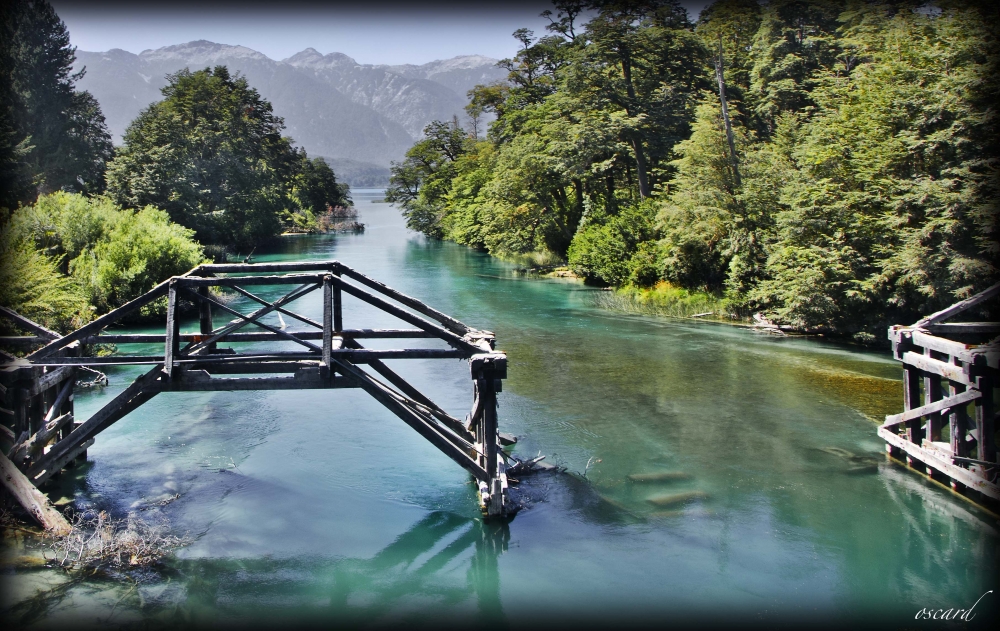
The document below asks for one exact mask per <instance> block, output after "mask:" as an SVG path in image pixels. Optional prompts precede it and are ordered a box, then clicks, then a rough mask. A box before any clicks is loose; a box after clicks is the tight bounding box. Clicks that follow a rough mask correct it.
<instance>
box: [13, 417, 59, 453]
mask: <svg viewBox="0 0 1000 631" xmlns="http://www.w3.org/2000/svg"><path fill="white" fill-rule="evenodd" d="M71 422H73V414H72V413H66V414H63V415H62V416H60V417H58V418H54V419H52V420H50V421H48V422H46V423H45V425H43V426H42V427H41V428H39V430H38V431H37V432H35V433H34V434H33V435H32V436H31V437H30V438H28V439H26V440H25V441H23V442H20V443H18V444H16V445H14V447H13V448H12V449H11V451H10V459H11V461H12V462H14V463H15V464H20V463H21V462H22V461H23V460H24V459H25V458H27V457H28V456H29V455H30V456H34V455H35V453H36V452H38V451H39V450H41V449H42V448H43V447H45V445H46V443H48V442H49V441H50V440H51V439H52V437H53V436H55V435H56V434H58V433H59V430H60V429H62V428H63V426H65V425H67V424H68V423H71Z"/></svg>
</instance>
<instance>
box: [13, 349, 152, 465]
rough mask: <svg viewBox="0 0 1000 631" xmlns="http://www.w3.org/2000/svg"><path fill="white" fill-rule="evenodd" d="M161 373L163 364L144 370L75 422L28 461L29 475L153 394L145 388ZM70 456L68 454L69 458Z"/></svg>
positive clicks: (88, 438)
mask: <svg viewBox="0 0 1000 631" xmlns="http://www.w3.org/2000/svg"><path fill="white" fill-rule="evenodd" d="M162 376H163V365H162V364H159V365H157V366H155V367H154V368H153V369H152V370H150V371H149V372H147V373H146V374H144V375H142V376H140V377H139V378H138V379H136V380H135V381H133V382H132V383H131V385H129V386H128V387H127V388H125V389H124V390H123V391H122V392H120V393H119V394H118V396H116V397H115V398H114V399H112V400H111V401H109V402H108V403H107V404H105V406H104V407H102V408H101V409H100V410H98V411H97V412H95V413H94V414H93V415H92V416H91V417H90V418H89V419H87V420H86V421H84V422H83V423H81V424H80V425H78V426H77V427H76V428H75V429H74V430H73V431H72V432H70V434H69V436H67V437H65V438H63V439H62V440H60V441H59V442H57V443H56V444H55V445H53V446H52V449H50V450H49V452H48V453H47V454H45V455H44V456H42V457H41V458H39V460H38V461H37V462H35V463H33V464H32V465H31V467H30V468H29V469H28V476H29V477H34V476H35V475H37V474H39V473H40V472H41V471H43V470H45V469H47V468H50V465H51V464H52V463H53V462H55V461H56V460H58V459H59V458H62V457H64V456H66V455H67V454H68V453H70V452H73V451H74V450H75V449H76V448H77V447H79V446H80V445H82V444H83V443H85V442H86V441H88V440H90V439H91V438H93V437H94V436H96V435H97V434H99V433H100V432H102V431H104V430H105V429H107V428H108V427H110V426H111V425H112V424H114V423H115V422H117V421H118V420H119V419H121V418H122V417H124V416H125V415H126V414H128V413H129V412H131V411H133V410H135V409H136V408H138V407H139V406H140V405H142V404H143V403H145V402H146V401H148V400H150V399H152V398H153V396H155V394H156V392H151V393H147V392H145V390H146V388H148V387H149V386H151V385H153V384H154V383H155V382H156V381H157V380H158V379H159V378H160V377H162ZM71 459H72V458H70V460H71Z"/></svg>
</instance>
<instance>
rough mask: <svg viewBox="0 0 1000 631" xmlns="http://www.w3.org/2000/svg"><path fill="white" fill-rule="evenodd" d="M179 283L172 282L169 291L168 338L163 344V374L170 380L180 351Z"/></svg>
mask: <svg viewBox="0 0 1000 631" xmlns="http://www.w3.org/2000/svg"><path fill="white" fill-rule="evenodd" d="M177 315H178V314H177V283H176V280H175V281H171V283H170V287H169V288H168V289H167V336H166V340H165V341H164V344H163V372H164V374H166V375H167V379H169V378H170V377H171V376H172V375H173V372H174V359H175V358H176V357H177V355H178V354H179V353H178V351H180V340H179V339H178V337H179V336H180V332H181V328H180V321H179V320H178V318H177Z"/></svg>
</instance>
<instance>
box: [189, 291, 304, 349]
mask: <svg viewBox="0 0 1000 631" xmlns="http://www.w3.org/2000/svg"><path fill="white" fill-rule="evenodd" d="M185 291H187V292H188V293H190V294H191V295H193V296H197V294H195V293H194V292H193V291H191V290H190V289H185ZM306 293H308V292H306ZM303 295H305V294H303ZM299 297H301V296H299ZM199 298H201V300H204V301H205V302H208V303H210V304H213V305H215V306H216V307H218V308H220V309H222V310H223V311H226V312H228V313H230V314H232V315H234V316H236V317H237V318H240V319H241V320H243V322H241V323H237V324H239V326H237V328H239V327H242V326H246V325H247V324H253V325H255V326H259V327H261V328H264V329H267V330H268V331H270V332H271V333H274V334H275V335H277V336H278V337H281V338H284V339H285V340H288V341H289V342H295V343H296V344H301V345H302V346H305V347H306V348H309V349H312V350H314V351H320V350H321V349H320V347H319V346H316V345H315V344H313V343H311V342H308V341H306V340H302V339H299V338H297V337H295V336H294V335H292V334H291V333H287V332H285V331H282V330H281V329H277V328H275V327H273V326H271V325H269V324H264V323H263V322H261V321H260V318H262V317H263V316H264V315H266V313H261V314H260V315H256V316H254V315H253V314H251V315H249V316H247V315H243V314H242V313H240V312H239V311H237V310H236V309H233V308H231V307H229V306H228V305H224V304H222V303H221V302H219V301H217V300H213V299H211V298H209V297H207V296H206V297H200V296H199ZM292 300H295V298H293V299H292ZM287 302H291V300H289V301H287ZM277 308H278V307H276V306H275V305H273V304H272V305H271V306H270V307H265V308H264V309H260V310H259V311H265V310H267V313H270V312H271V311H275V310H276V309H277ZM255 313H257V312H255ZM233 326H236V325H233ZM233 330H235V329H233ZM212 337H213V338H214V337H218V336H216V335H213V336H212ZM209 339H212V338H209ZM211 343H214V342H209V341H204V342H196V343H195V344H193V345H192V347H191V349H189V351H188V352H189V353H193V352H194V350H195V349H201V348H204V347H206V346H208V345H209V344H211Z"/></svg>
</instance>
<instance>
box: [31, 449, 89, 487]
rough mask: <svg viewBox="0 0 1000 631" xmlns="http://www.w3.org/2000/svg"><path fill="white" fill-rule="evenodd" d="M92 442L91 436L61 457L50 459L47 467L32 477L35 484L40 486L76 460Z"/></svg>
mask: <svg viewBox="0 0 1000 631" xmlns="http://www.w3.org/2000/svg"><path fill="white" fill-rule="evenodd" d="M93 444H94V439H93V438H91V439H90V440H88V441H87V442H85V443H83V444H82V445H79V446H78V447H76V448H75V449H73V450H72V451H70V452H68V453H66V454H63V455H62V456H61V457H59V458H57V459H55V460H53V461H51V462H50V463H49V468H47V469H45V470H43V471H41V472H40V473H38V474H37V475H36V476H35V477H34V482H35V485H36V486H41V485H43V484H45V483H46V482H48V481H49V479H50V478H51V477H52V476H54V475H55V474H57V473H59V472H60V471H62V470H63V468H64V467H65V466H66V465H68V464H69V463H70V462H72V461H74V460H76V459H77V458H79V457H80V455H81V454H83V453H84V452H85V451H87V449H89V448H90V447H91V445H93Z"/></svg>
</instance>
